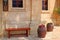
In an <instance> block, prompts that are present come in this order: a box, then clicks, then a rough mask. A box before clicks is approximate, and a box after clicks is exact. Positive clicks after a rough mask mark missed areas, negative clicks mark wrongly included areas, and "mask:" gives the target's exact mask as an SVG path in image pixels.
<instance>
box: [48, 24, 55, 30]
mask: <svg viewBox="0 0 60 40" xmlns="http://www.w3.org/2000/svg"><path fill="white" fill-rule="evenodd" d="M53 28H54V26H53V23H48V24H47V31H53Z"/></svg>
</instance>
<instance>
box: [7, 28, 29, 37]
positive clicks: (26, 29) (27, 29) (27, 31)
mask: <svg viewBox="0 0 60 40" xmlns="http://www.w3.org/2000/svg"><path fill="white" fill-rule="evenodd" d="M6 31H7V32H8V38H10V36H11V35H22V34H11V33H10V32H11V31H26V33H24V35H26V36H27V37H28V35H29V32H30V28H8V29H6Z"/></svg>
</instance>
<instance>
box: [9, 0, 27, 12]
mask: <svg viewBox="0 0 60 40" xmlns="http://www.w3.org/2000/svg"><path fill="white" fill-rule="evenodd" d="M25 9H26V0H23V8H20V7H12V0H9V11H17V10H20V11H22V10H25Z"/></svg>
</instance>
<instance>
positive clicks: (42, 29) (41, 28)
mask: <svg viewBox="0 0 60 40" xmlns="http://www.w3.org/2000/svg"><path fill="white" fill-rule="evenodd" d="M46 31H47V30H46V28H45V25H43V24H41V25H39V27H38V30H37V32H38V37H40V38H44V37H45V36H46Z"/></svg>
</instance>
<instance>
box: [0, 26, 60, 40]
mask: <svg viewBox="0 0 60 40" xmlns="http://www.w3.org/2000/svg"><path fill="white" fill-rule="evenodd" d="M0 40H60V26H57V27H54V30H53V31H52V32H47V34H46V37H45V38H38V37H37V36H34V35H30V36H29V37H11V38H10V39H9V38H5V37H4V38H3V39H0Z"/></svg>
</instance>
